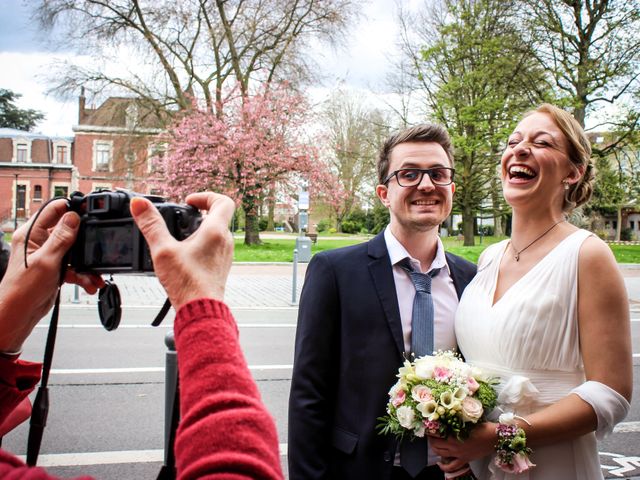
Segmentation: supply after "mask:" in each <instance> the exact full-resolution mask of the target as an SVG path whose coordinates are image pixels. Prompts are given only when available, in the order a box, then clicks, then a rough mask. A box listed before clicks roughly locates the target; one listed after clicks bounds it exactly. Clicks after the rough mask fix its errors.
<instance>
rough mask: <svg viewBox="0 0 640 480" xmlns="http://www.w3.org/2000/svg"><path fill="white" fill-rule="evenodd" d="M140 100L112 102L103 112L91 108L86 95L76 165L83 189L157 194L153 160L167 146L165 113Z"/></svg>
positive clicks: (81, 100)
mask: <svg viewBox="0 0 640 480" xmlns="http://www.w3.org/2000/svg"><path fill="white" fill-rule="evenodd" d="M153 107H154V105H149V104H148V103H144V102H143V101H142V100H140V99H136V98H121V97H111V98H108V99H107V100H106V101H105V102H104V103H103V104H102V105H100V106H99V107H98V108H86V106H85V97H84V95H83V94H81V95H80V98H79V104H78V125H76V126H74V127H73V131H74V134H75V140H74V155H73V164H74V166H75V167H76V168H77V174H78V190H79V191H81V192H83V193H89V192H91V191H94V190H96V189H101V188H108V189H113V188H126V189H129V190H134V191H137V192H141V193H154V190H155V189H154V186H155V185H157V184H158V182H159V179H158V178H156V177H154V173H153V162H152V158H153V157H154V156H157V155H161V154H162V152H163V151H164V149H165V147H166V142H165V141H164V140H163V132H164V130H163V123H164V122H163V118H162V114H160V113H158V112H161V109H159V108H158V109H155V108H153Z"/></svg>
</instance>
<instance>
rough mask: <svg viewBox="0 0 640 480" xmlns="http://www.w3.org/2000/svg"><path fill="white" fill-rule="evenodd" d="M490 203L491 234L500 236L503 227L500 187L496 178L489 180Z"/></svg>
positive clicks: (502, 232) (502, 233)
mask: <svg viewBox="0 0 640 480" xmlns="http://www.w3.org/2000/svg"><path fill="white" fill-rule="evenodd" d="M491 184H492V185H491V204H492V205H493V234H494V235H495V236H496V237H502V236H503V235H504V228H503V227H502V214H501V212H500V210H501V209H500V195H501V193H500V192H501V191H502V190H501V188H500V182H499V181H498V179H497V178H494V179H493V180H492V181H491Z"/></svg>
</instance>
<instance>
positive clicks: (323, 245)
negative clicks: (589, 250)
mask: <svg viewBox="0 0 640 480" xmlns="http://www.w3.org/2000/svg"><path fill="white" fill-rule="evenodd" d="M339 235H340V236H339V237H338V238H336V237H333V238H325V237H322V236H319V237H318V243H316V244H312V245H311V253H312V254H315V253H318V252H321V251H323V250H332V249H334V248H339V247H346V246H347V245H355V244H356V243H361V242H366V241H367V240H366V239H365V238H363V237H362V236H358V237H353V236H349V235H346V234H339ZM504 238H506V237H482V243H480V241H481V240H480V237H476V239H475V240H476V244H475V246H473V247H465V246H464V245H462V241H461V240H458V239H457V238H456V237H448V238H444V239H443V243H444V247H445V249H446V250H447V251H449V252H451V253H454V254H456V255H460V256H461V257H463V258H466V259H467V260H469V261H471V262H473V263H478V257H479V256H480V254H481V253H482V251H483V250H484V249H485V248H487V247H488V246H489V245H491V244H492V243H496V242H499V241H500V240H503V239H504ZM4 239H5V241H6V242H8V243H11V234H10V233H5V235H4ZM609 247H610V248H611V250H612V251H613V254H614V256H615V257H616V261H617V262H618V263H640V245H609ZM294 248H295V240H290V239H282V240H279V239H278V240H271V239H269V240H263V244H262V245H259V246H247V245H245V244H244V239H243V238H236V239H235V252H234V254H233V260H234V261H235V262H292V261H293V249H294Z"/></svg>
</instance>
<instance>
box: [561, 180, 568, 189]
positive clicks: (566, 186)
mask: <svg viewBox="0 0 640 480" xmlns="http://www.w3.org/2000/svg"><path fill="white" fill-rule="evenodd" d="M562 184H563V185H564V189H565V190H569V181H567V180H563V181H562Z"/></svg>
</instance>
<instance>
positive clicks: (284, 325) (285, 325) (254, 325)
mask: <svg viewBox="0 0 640 480" xmlns="http://www.w3.org/2000/svg"><path fill="white" fill-rule="evenodd" d="M159 327H160V328H173V324H171V323H168V324H166V325H160V326H159ZM238 327H239V328H296V327H297V325H296V324H295V323H238ZM36 328H49V325H48V324H47V325H36ZM58 328H100V329H102V328H104V327H103V326H102V325H100V324H99V323H95V324H66V325H58ZM123 328H124V329H127V328H149V329H152V328H158V327H152V326H151V324H150V323H149V324H143V325H120V326H119V327H118V330H120V329H123Z"/></svg>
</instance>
